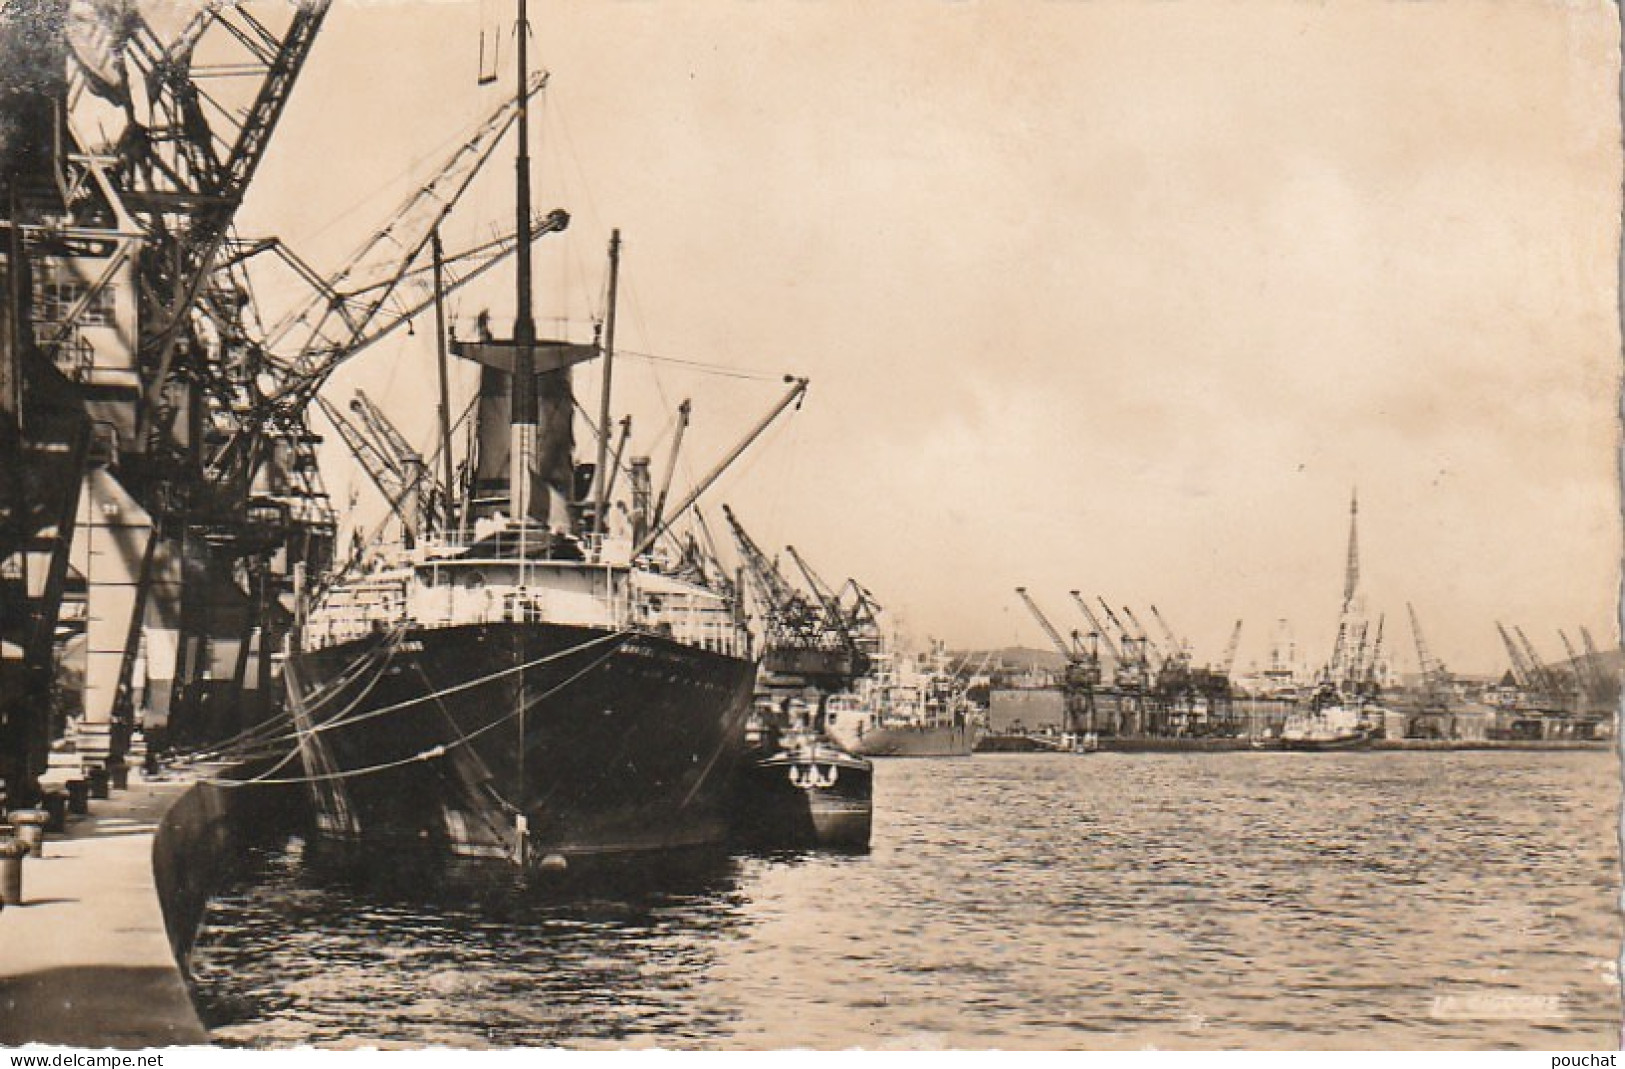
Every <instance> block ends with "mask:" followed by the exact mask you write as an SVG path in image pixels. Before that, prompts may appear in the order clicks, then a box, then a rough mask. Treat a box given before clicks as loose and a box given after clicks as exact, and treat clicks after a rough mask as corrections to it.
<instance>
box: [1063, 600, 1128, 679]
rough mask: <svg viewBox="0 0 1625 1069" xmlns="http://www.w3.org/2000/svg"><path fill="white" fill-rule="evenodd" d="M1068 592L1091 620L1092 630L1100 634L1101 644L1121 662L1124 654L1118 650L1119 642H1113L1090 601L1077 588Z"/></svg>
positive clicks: (1086, 618)
mask: <svg viewBox="0 0 1625 1069" xmlns="http://www.w3.org/2000/svg"><path fill="white" fill-rule="evenodd" d="M1068 593H1070V594H1071V595H1072V600H1073V601H1075V602H1077V603H1078V608H1079V609H1082V610H1083V618H1084V619H1085V620H1087V621H1088V622H1089V628H1090V630H1091V632H1092V633H1094V634H1096V635H1099V636H1100V644H1101V646H1103V647H1104V648H1105V650H1106V652H1107V653H1108V654H1110V655H1111V659H1112V660H1113V661H1116V662H1118V663H1121V662H1122V660H1123V654H1122V652H1121V651H1119V650H1118V648H1117V643H1115V642H1113V641H1112V636H1111V635H1110V634H1108V633H1107V632H1106V629H1105V628H1104V627H1102V626H1100V621H1099V620H1097V619H1096V618H1095V614H1094V612H1093V611H1092V610H1090V608H1089V603H1088V602H1087V601H1085V600H1083V595H1082V594H1081V593H1079V592H1078V591H1076V590H1071V591H1068Z"/></svg>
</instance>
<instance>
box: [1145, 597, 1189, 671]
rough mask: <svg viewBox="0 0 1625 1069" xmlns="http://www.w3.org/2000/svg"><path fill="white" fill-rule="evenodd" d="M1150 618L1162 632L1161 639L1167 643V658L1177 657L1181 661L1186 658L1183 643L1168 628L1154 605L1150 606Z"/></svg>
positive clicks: (1186, 652) (1160, 612) (1186, 653)
mask: <svg viewBox="0 0 1625 1069" xmlns="http://www.w3.org/2000/svg"><path fill="white" fill-rule="evenodd" d="M1151 618H1152V619H1153V620H1155V621H1157V626H1158V627H1159V628H1161V630H1162V637H1163V639H1164V640H1165V641H1166V642H1167V643H1168V650H1169V656H1176V655H1177V656H1178V657H1179V658H1180V659H1181V660H1183V659H1185V658H1186V657H1187V656H1188V651H1187V650H1186V649H1185V643H1184V642H1182V641H1180V639H1179V636H1178V635H1175V634H1174V629H1173V628H1171V627H1169V626H1168V621H1167V620H1166V619H1164V618H1163V615H1162V611H1161V610H1160V609H1158V608H1157V607H1156V605H1155V604H1153V605H1152V606H1151Z"/></svg>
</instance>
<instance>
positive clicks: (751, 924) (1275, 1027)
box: [192, 751, 1621, 1049]
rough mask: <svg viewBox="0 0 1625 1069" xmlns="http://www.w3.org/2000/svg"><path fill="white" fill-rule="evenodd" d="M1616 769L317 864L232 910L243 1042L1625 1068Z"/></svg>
mask: <svg viewBox="0 0 1625 1069" xmlns="http://www.w3.org/2000/svg"><path fill="white" fill-rule="evenodd" d="M1617 769H1618V764H1617V759H1616V757H1615V755H1613V754H1612V753H1609V752H1604V751H1587V752H1564V753H1473V752H1463V753H1450V752H1443V753H1439V752H1426V753H1420V752H1419V753H1348V754H1323V755H1316V754H1286V753H1229V754H1202V755H1183V754H1152V755H1119V754H1094V755H1089V756H1066V755H983V756H978V757H975V758H973V759H957V760H953V759H941V760H939V759H912V760H909V759H902V760H893V761H879V762H876V769H875V790H874V793H875V804H876V813H875V824H874V840H873V850H872V852H871V853H869V854H867V855H861V856H834V855H819V854H804V855H794V856H771V855H755V856H732V857H723V858H719V859H714V860H712V861H710V862H708V863H705V864H701V865H698V866H696V867H693V868H691V869H690V870H689V871H686V872H684V873H682V874H680V875H679V874H674V875H672V876H671V877H670V878H664V877H662V878H660V879H657V880H653V881H650V882H649V883H648V884H646V885H644V886H634V885H633V884H631V883H630V882H627V881H624V880H615V881H602V882H599V883H583V884H578V885H570V886H565V887H556V886H555V887H543V886H534V885H533V886H524V885H522V884H520V883H518V882H517V881H515V880H513V879H512V878H511V877H510V876H509V875H508V874H506V873H505V872H504V871H502V870H498V872H497V873H495V874H492V873H489V872H487V873H486V874H485V875H484V876H483V877H482V876H480V875H479V874H478V873H473V874H471V873H468V872H466V871H462V870H457V871H449V872H436V873H423V872H418V871H414V872H397V871H392V870H391V867H390V863H389V862H387V861H382V860H379V859H372V860H371V861H370V862H369V863H368V864H366V865H365V866H361V867H359V868H357V867H354V866H351V865H344V864H335V863H332V862H331V861H330V860H328V859H326V858H324V857H323V856H322V853H321V852H320V851H317V850H313V849H311V848H310V847H308V846H306V845H305V844H304V843H302V842H300V841H299V840H293V841H290V842H289V843H288V844H287V845H286V846H284V847H281V848H278V849H275V850H272V851H270V852H268V853H265V854H263V855H260V856H258V857H256V858H255V859H254V864H252V865H250V866H249V867H248V868H247V870H246V875H245V876H244V877H243V878H241V879H240V880H239V881H238V882H236V883H234V884H233V885H231V886H229V887H227V888H226V889H225V890H224V891H223V892H222V893H221V894H220V895H219V896H218V897H217V899H216V900H215V901H214V902H213V903H212V904H211V906H210V908H209V911H208V914H207V918H206V922H205V928H204V931H203V932H202V933H201V935H200V938H199V943H198V947H197V950H196V952H195V954H194V957H193V961H192V966H193V973H194V979H195V984H196V995H197V999H198V1002H199V1005H200V1009H201V1012H202V1014H203V1016H204V1018H205V1021H206V1023H207V1024H208V1025H209V1026H210V1028H211V1033H212V1035H213V1037H214V1039H215V1041H216V1042H219V1043H223V1044H227V1045H236V1046H248V1047H271V1048H279V1047H286V1046H293V1045H299V1044H314V1045H332V1046H370V1045H386V1046H387V1045H412V1046H415V1045H431V1044H432V1045H449V1046H465V1047H508V1046H565V1047H574V1048H596V1047H644V1046H664V1047H673V1048H784V1047H814V1048H839V1047H849V1046H864V1047H871V1048H898V1047H903V1048H937V1047H951V1048H978V1049H980V1048H995V1047H997V1048H1141V1047H1159V1048H1186V1049H1206V1048H1228V1047H1245V1048H1429V1047H1444V1048H1468V1049H1480V1048H1541V1049H1583V1048H1602V1047H1617V1045H1618V1043H1619V1032H1618V1021H1619V1019H1620V1002H1619V999H1620V985H1619V978H1618V972H1617V969H1616V966H1615V960H1614V959H1615V958H1616V956H1617V954H1618V951H1619V946H1620V938H1621V926H1620V919H1619V915H1618V911H1617V908H1616V906H1617V901H1618V888H1619V872H1618V869H1619V858H1618V833H1617V813H1618V804H1619V787H1618V771H1617Z"/></svg>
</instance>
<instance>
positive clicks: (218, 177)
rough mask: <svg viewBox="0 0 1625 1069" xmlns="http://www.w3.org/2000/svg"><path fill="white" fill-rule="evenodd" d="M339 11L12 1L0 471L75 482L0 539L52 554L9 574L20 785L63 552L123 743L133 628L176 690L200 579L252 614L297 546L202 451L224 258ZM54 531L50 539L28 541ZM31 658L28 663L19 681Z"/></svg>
mask: <svg viewBox="0 0 1625 1069" xmlns="http://www.w3.org/2000/svg"><path fill="white" fill-rule="evenodd" d="M328 6H329V3H328V0H306V2H302V3H282V2H267V3H252V2H243V3H226V2H224V0H213V2H209V3H206V4H204V5H202V6H196V7H189V6H184V5H173V4H162V3H151V4H136V3H132V4H122V5H82V6H80V9H79V10H75V11H71V12H70V11H69V5H68V4H66V3H61V2H58V3H50V2H45V3H38V4H14V5H6V6H5V7H4V9H0V49H3V50H4V52H5V55H4V56H0V111H3V114H0V187H3V195H4V212H5V215H4V222H5V230H6V235H7V236H6V242H5V260H4V275H5V280H4V281H5V286H4V304H5V311H4V314H3V316H0V319H3V320H4V321H5V325H6V329H5V331H4V332H3V333H4V337H3V338H0V366H3V370H0V380H3V381H0V387H3V388H0V394H4V395H5V397H4V400H3V401H0V404H3V405H4V406H5V408H6V415H7V417H8V421H9V422H10V423H12V424H13V425H14V426H15V427H17V428H18V429H19V430H20V433H19V434H18V435H16V436H13V437H12V438H10V439H8V440H6V441H3V442H0V448H4V449H5V450H6V451H7V453H8V455H7V456H6V457H5V458H4V459H5V460H7V461H8V463H7V464H6V465H3V466H5V467H13V466H15V467H18V468H23V467H25V465H26V467H28V468H34V467H37V466H38V467H46V468H48V469H51V471H52V474H53V475H55V476H60V477H59V478H57V479H56V487H57V491H56V492H55V493H53V494H51V495H48V498H50V499H59V498H62V497H67V498H69V500H68V501H66V502H63V501H60V500H52V501H51V504H50V506H49V507H48V509H47V511H48V512H54V513H55V516H54V517H40V516H37V515H34V511H35V510H33V509H31V508H28V507H23V506H20V505H18V503H17V502H18V501H19V500H20V498H19V497H17V496H13V498H12V500H11V501H9V502H7V513H8V518H9V519H12V520H15V521H17V522H16V523H14V524H8V525H7V526H9V527H12V528H13V529H14V530H16V531H18V532H19V533H18V534H17V535H16V536H15V537H13V538H11V539H10V540H8V542H7V543H6V545H5V546H4V549H5V552H6V554H7V557H8V566H7V571H8V573H10V574H19V573H22V572H26V571H27V570H29V569H28V564H29V563H30V558H35V559H36V560H37V561H39V562H40V564H41V566H42V567H43V570H44V572H45V573H46V581H45V583H44V584H43V593H41V592H40V590H39V589H37V588H40V587H41V584H39V583H38V582H33V583H25V584H23V585H22V586H21V587H16V586H9V585H8V586H9V588H8V589H7V590H6V591H5V594H6V601H7V609H6V613H5V615H6V616H7V617H8V618H15V619H19V620H22V621H26V626H27V629H28V630H29V632H30V634H29V636H28V641H27V643H26V644H25V645H24V646H21V647H19V649H24V650H26V651H27V656H26V657H19V658H16V662H15V663H12V664H8V665H6V667H5V668H4V669H3V671H4V672H5V673H6V675H7V676H9V677H11V678H10V679H8V681H7V683H8V685H7V686H6V687H5V688H4V689H5V690H6V692H7V694H8V696H17V695H21V694H22V693H23V692H24V691H28V692H29V695H28V697H27V699H26V700H23V701H20V702H18V701H11V700H8V701H7V703H6V708H5V709H4V710H3V713H0V715H3V716H4V719H5V727H4V731H3V732H0V734H3V736H4V745H3V746H0V750H3V753H0V764H3V765H4V769H3V771H0V774H5V775H7V778H8V781H9V782H11V783H14V784H15V785H16V787H17V788H18V790H17V793H18V795H19V796H20V797H22V798H24V799H26V798H28V797H29V795H30V794H32V793H33V790H34V777H35V776H36V775H37V774H38V772H39V771H40V768H41V767H42V764H43V759H44V753H43V749H42V747H43V745H44V744H45V743H46V742H48V734H49V730H50V729H49V727H48V725H44V724H42V723H41V720H42V718H44V717H45V716H46V712H45V703H44V702H43V701H39V698H40V695H39V694H38V693H36V692H35V691H34V688H35V687H36V686H37V685H38V682H39V674H40V671H41V670H42V669H43V668H45V667H46V666H44V665H42V664H41V663H40V661H39V657H38V654H39V651H40V650H41V649H42V648H43V649H46V650H47V651H48V647H49V641H48V640H46V639H44V638H42V637H41V636H43V635H45V634H46V633H47V631H50V632H54V630H55V627H56V624H57V620H56V613H57V605H56V604H53V601H54V600H56V599H59V598H60V595H61V588H62V587H63V585H64V584H65V583H66V581H67V580H66V576H67V574H68V572H69V569H70V565H71V567H72V570H73V571H74V572H75V573H77V574H76V581H77V582H79V583H82V584H83V587H84V594H83V597H84V599H85V600H86V601H87V602H88V606H87V608H86V610H85V612H84V617H85V620H86V623H85V641H86V645H87V649H88V654H87V667H86V673H85V677H86V681H85V687H84V693H83V707H82V709H80V710H76V711H78V712H81V713H82V714H83V715H82V718H81V719H82V721H83V723H84V724H85V725H86V727H87V730H86V732H85V737H84V738H83V739H82V740H81V746H80V749H81V752H82V753H84V754H85V755H86V757H87V758H88V759H102V760H110V761H116V760H119V759H121V757H122V752H123V748H124V744H125V737H126V736H127V734H128V731H129V728H130V723H131V720H132V707H131V706H132V701H131V699H132V684H133V673H132V671H131V669H132V666H133V663H134V661H135V659H136V656H137V651H138V649H139V648H141V647H142V645H143V643H144V644H145V648H146V652H147V664H148V666H149V680H148V695H149V703H156V704H158V705H161V706H166V707H167V705H168V704H169V701H168V699H169V697H170V694H171V693H172V692H173V690H174V689H175V686H176V680H177V676H178V675H184V673H186V672H193V673H194V674H195V673H196V672H199V671H201V673H202V675H205V676H206V675H208V674H209V668H208V666H207V665H204V664H202V660H203V658H202V655H201V653H200V650H199V649H197V648H195V647H193V646H192V645H190V644H189V643H188V641H187V640H188V638H189V637H190V636H191V635H193V634H195V633H197V632H198V631H199V629H207V628H208V627H210V626H211V621H210V620H209V619H208V617H209V615H210V614H211V611H212V610H214V609H216V608H217V605H216V603H215V599H211V598H209V597H207V596H205V595H204V593H203V591H202V590H201V589H200V588H202V587H206V586H207V585H209V583H210V582H211V581H219V582H223V583H224V584H226V585H228V586H231V587H233V588H235V589H236V590H237V591H238V592H239V594H240V598H239V601H240V602H241V605H240V606H239V608H240V609H241V611H240V612H238V613H237V614H236V615H237V616H238V617H239V620H238V622H237V623H236V624H235V627H238V628H241V627H243V626H244V625H243V623H242V622H241V620H242V618H245V617H247V616H248V614H249V610H250V609H251V608H257V607H258V606H259V605H261V604H264V603H265V600H266V599H265V594H266V592H265V590H264V589H263V580H262V577H263V575H264V574H265V572H266V570H267V568H268V567H269V565H270V561H271V557H272V556H273V555H274V551H276V550H282V551H284V552H283V560H284V563H286V561H287V557H288V554H287V553H286V550H287V549H288V548H289V547H287V546H286V545H285V544H282V545H278V544H277V542H278V539H277V537H276V534H275V532H272V533H271V535H272V536H271V537H269V538H267V537H266V535H267V532H266V531H265V527H266V526H267V521H270V525H271V526H273V527H274V526H275V524H276V521H275V520H274V519H272V518H271V517H269V516H268V515H267V514H266V513H265V511H264V510H260V511H256V510H255V509H254V508H252V507H251V506H250V505H249V503H248V502H247V501H242V502H240V503H239V504H240V508H239V509H238V511H237V513H236V515H235V516H234V517H233V520H234V521H235V522H234V523H233V524H232V525H231V526H230V527H229V528H227V527H224V526H222V525H220V524H218V523H217V522H215V520H216V517H215V516H214V515H212V514H211V513H212V511H213V509H212V506H213V505H214V504H215V503H214V502H211V501H210V500H209V495H208V493H207V492H206V490H207V487H206V484H205V483H204V481H203V479H202V478H201V468H202V465H201V456H202V453H203V450H204V447H205V442H204V438H205V433H204V432H205V428H206V427H207V425H208V423H209V419H208V414H209V408H210V407H211V405H212V404H216V403H218V401H219V398H220V397H221V396H222V395H224V394H228V393H230V392H231V391H233V390H234V389H236V388H237V387H238V386H239V385H240V384H241V382H242V381H243V375H244V372H243V369H241V368H237V367H234V366H232V364H231V361H230V359H229V357H228V356H227V348H228V345H229V342H230V340H231V338H230V334H229V331H221V330H220V329H219V326H218V323H217V320H218V319H219V318H220V317H221V316H222V315H224V316H225V317H227V318H228V319H229V317H230V315H231V314H232V312H233V309H234V306H235V295H234V294H233V293H232V292H231V291H230V289H229V288H226V287H222V286H221V285H220V282H221V280H222V275H221V274H220V272H219V270H218V267H219V265H220V264H221V262H222V254H223V252H224V250H225V248H226V245H227V243H228V241H229V240H230V236H231V228H232V224H233V221H234V219H235V217H236V214H237V210H238V208H239V207H240V205H241V204H242V202H243V198H244V196H245V194H246V193H247V190H248V188H249V185H250V183H251V181H252V179H253V177H254V175H255V174H256V172H257V171H258V169H259V166H260V164H261V163H262V161H263V160H264V158H265V154H266V150H267V147H268V145H269V142H270V138H271V135H272V133H273V131H274V130H275V128H276V126H277V123H278V120H279V119H280V117H281V116H282V114H283V111H284V109H285V107H286V105H287V102H288V99H289V97H290V94H291V92H292V90H293V86H294V83H295V81H296V79H297V77H298V75H299V72H300V71H301V69H302V68H303V67H304V65H305V63H306V60H307V59H308V57H309V55H310V52H311V48H312V45H313V44H314V41H315V39H316V36H317V33H318V31H319V29H320V27H321V25H322V22H323V20H324V18H325V17H326V14H327V10H328ZM63 413H69V416H64V415H63ZM75 413H76V414H77V416H78V420H77V421H76V420H74V419H72V418H71V415H72V414H75ZM76 422H78V423H79V424H80V425H79V426H78V427H73V426H68V424H73V423H76ZM86 426H88V434H87V433H85V430H84V428H85V427H86ZM30 439H32V443H31V442H30ZM41 445H43V446H45V447H52V446H54V447H56V448H55V452H56V454H57V460H56V462H54V463H51V464H44V465H41V464H38V461H40V459H41V458H39V457H37V456H34V455H31V454H32V453H33V452H35V451H36V450H34V448H33V447H34V446H41ZM57 469H60V470H57ZM24 481H25V480H24ZM24 481H19V482H17V483H15V484H14V485H13V486H12V487H10V488H9V489H11V490H12V491H13V492H14V494H16V493H17V492H19V491H20V490H21V489H22V488H23V485H24ZM64 488H71V489H64ZM316 497H317V499H318V500H319V495H316ZM42 519H46V520H47V522H44V523H42V522H40V521H41V520H42ZM46 533H50V537H51V539H52V541H51V544H50V548H49V549H48V550H45V549H42V548H41V547H39V546H37V545H36V544H34V540H36V539H37V538H38V537H40V536H41V535H42V534H46ZM320 548H321V547H320V546H316V547H312V546H310V545H308V544H307V545H304V546H297V547H293V549H294V553H295V554H298V553H301V552H304V553H309V552H310V551H311V550H312V549H315V550H316V551H317V553H318V554H319V551H320ZM144 625H150V626H144ZM259 645H260V646H261V647H262V649H263V648H264V647H265V646H266V645H267V643H266V642H265V639H264V637H263V636H261V638H260V640H259ZM8 660H11V658H9V656H8ZM236 660H237V661H238V662H239V663H244V658H243V657H242V656H241V655H240V654H239V656H238V657H237V658H236ZM260 661H261V665H262V667H263V665H264V664H265V661H266V658H265V656H264V655H263V654H262V656H261V659H260ZM234 674H235V675H237V676H238V677H239V678H240V677H242V676H243V675H245V674H246V667H245V668H244V670H243V672H238V673H234ZM19 677H27V678H28V680H29V682H28V683H27V684H26V685H24V686H22V687H19V688H16V689H14V688H13V687H12V686H11V685H10V684H11V683H14V682H17V681H18V680H19ZM261 679H262V680H263V673H262V674H261ZM261 689H263V687H262V688H261ZM167 712H168V709H167V708H163V709H161V710H160V714H161V715H162V714H167Z"/></svg>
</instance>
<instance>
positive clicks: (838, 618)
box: [784, 546, 873, 676]
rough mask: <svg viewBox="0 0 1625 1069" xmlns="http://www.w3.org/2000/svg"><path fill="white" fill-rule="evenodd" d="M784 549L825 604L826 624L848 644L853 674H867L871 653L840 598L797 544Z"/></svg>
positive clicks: (811, 589) (813, 591)
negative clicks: (820, 576) (852, 626)
mask: <svg viewBox="0 0 1625 1069" xmlns="http://www.w3.org/2000/svg"><path fill="white" fill-rule="evenodd" d="M784 550H785V552H786V553H788V554H790V559H791V560H792V561H794V562H795V565H796V568H797V570H799V571H800V572H801V575H802V578H804V579H805V580H806V581H807V589H808V590H810V591H811V592H812V595H813V597H815V598H817V599H818V603H819V604H820V605H822V606H823V609H824V624H825V626H826V627H827V628H829V629H832V630H834V632H835V633H836V634H837V635H839V636H840V637H841V642H842V644H843V645H845V646H846V648H847V650H848V652H849V653H850V654H851V658H852V674H853V676H861V675H866V674H867V673H868V671H869V669H870V668H871V667H873V665H872V664H871V663H870V661H869V653H868V651H867V650H865V649H864V648H863V645H862V643H860V642H859V640H858V636H857V635H856V633H855V632H854V631H853V630H852V628H851V627H849V626H848V625H847V622H846V613H845V612H844V611H842V609H841V602H840V599H839V598H838V597H837V596H836V595H835V593H834V592H832V591H831V590H830V589H829V587H828V585H826V584H825V583H824V581H823V579H821V578H819V575H818V573H817V572H815V571H813V567H812V565H810V564H808V563H807V560H806V558H805V557H803V556H802V555H801V554H800V553H799V552H797V551H796V547H795V546H785V547H784Z"/></svg>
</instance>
